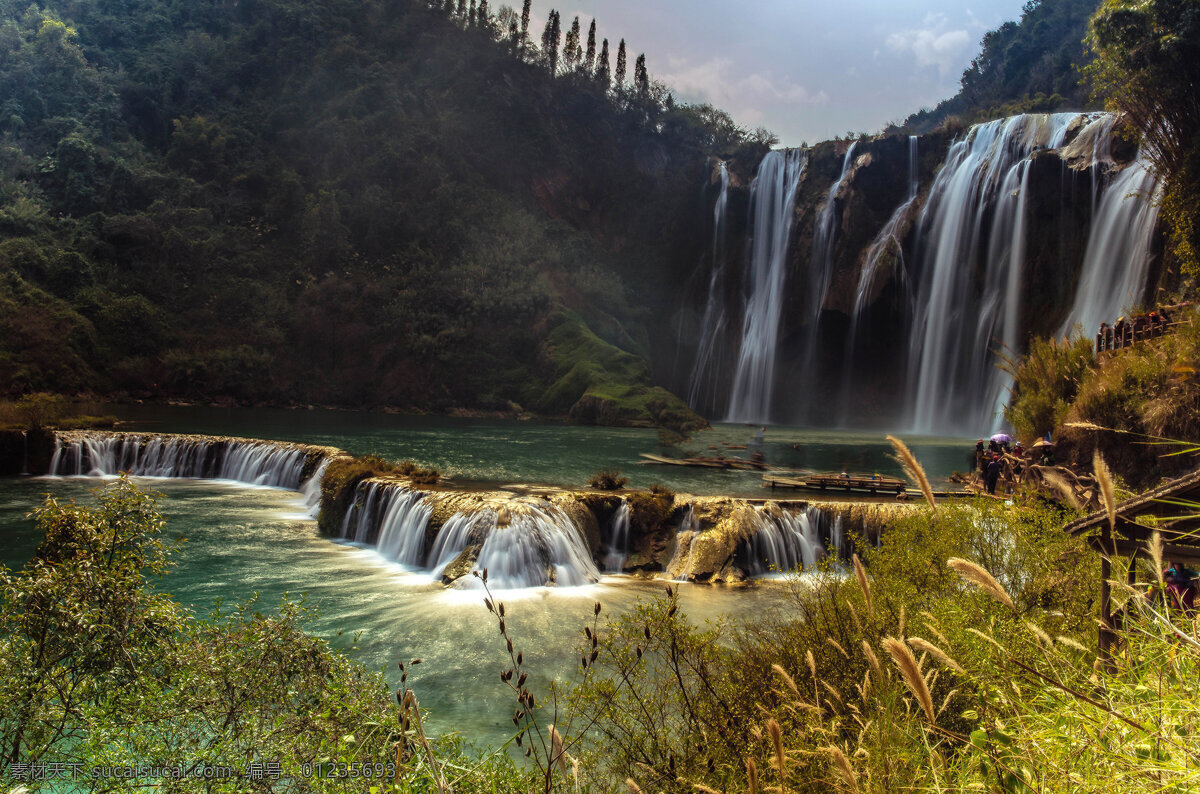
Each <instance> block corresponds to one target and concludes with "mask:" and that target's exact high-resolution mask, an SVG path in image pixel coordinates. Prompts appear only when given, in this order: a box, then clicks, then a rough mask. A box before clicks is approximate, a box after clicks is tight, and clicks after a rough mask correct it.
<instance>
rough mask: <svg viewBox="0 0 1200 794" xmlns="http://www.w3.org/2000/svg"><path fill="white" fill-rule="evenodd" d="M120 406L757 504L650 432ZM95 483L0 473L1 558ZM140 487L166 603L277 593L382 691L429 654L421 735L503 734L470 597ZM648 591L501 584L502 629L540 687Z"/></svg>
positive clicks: (229, 429)
mask: <svg viewBox="0 0 1200 794" xmlns="http://www.w3.org/2000/svg"><path fill="white" fill-rule="evenodd" d="M117 412H118V413H119V414H120V415H122V418H123V419H125V420H128V421H129V422H130V424H129V425H128V429H135V430H136V429H140V430H146V431H157V432H178V433H211V434H220V435H241V436H249V437H256V438H273V439H280V440H291V441H302V442H308V443H316V444H329V445H333V446H338V447H342V448H344V449H346V450H348V451H350V452H353V453H356V454H367V453H375V454H380V455H383V456H384V457H388V458H393V459H403V458H411V459H414V460H416V461H418V462H420V463H422V464H425V465H433V466H436V467H438V468H440V469H441V470H442V471H443V472H444V473H445V474H446V475H447V476H448V477H449V478H450V479H451V480H457V481H460V482H464V483H465V482H491V483H506V482H541V483H552V484H559V485H582V484H584V483H586V481H587V479H588V476H589V475H590V474H591V473H592V472H594V471H596V470H597V469H601V468H620V469H622V471H624V472H625V473H626V474H627V475H628V476H629V477H630V480H631V485H635V486H645V485H649V484H650V483H651V482H662V483H664V484H666V485H669V486H670V487H672V488H674V489H676V490H678V491H681V492H690V493H727V494H733V495H745V496H762V495H764V492H763V490H762V489H761V488H760V487H759V481H760V475H759V474H757V473H745V472H730V471H705V470H694V469H683V468H677V467H664V466H640V465H637V464H636V463H634V461H636V459H637V458H636V455H637V453H638V452H652V451H656V448H657V441H656V439H657V436H656V433H655V432H654V431H650V430H641V429H627V428H586V427H578V426H571V425H562V424H548V423H537V424H534V423H517V422H512V421H501V420H473V419H472V420H467V419H463V420H457V419H447V418H427V417H419V418H414V417H398V416H390V415H385V414H369V413H351V412H332V411H267V410H262V411H259V410H221V409H207V408H206V409H201V408H149V407H145V408H143V407H138V408H136V409H132V408H124V409H117ZM753 432H754V430H753V429H752V428H747V427H742V426H721V427H717V428H715V429H714V430H713V431H709V432H706V433H703V434H699V435H698V436H697V438H696V442H695V443H693V445H692V447H691V449H692V450H693V451H695V452H701V451H704V450H705V449H706V447H707V446H708V445H709V444H713V445H717V446H722V444H721V442H722V441H727V442H729V443H731V444H732V443H745V442H746V441H747V440H749V438H750V437H751V436H752V435H753ZM793 445H795V446H793ZM970 448H971V444H970V442H964V441H963V440H953V439H947V440H942V439H934V440H919V441H917V442H916V443H914V444H913V449H914V451H915V452H916V454H917V455H918V457H920V458H921V460H922V462H923V463H924V464H925V465H926V466H927V467H928V468H929V470H930V472H931V474H933V475H935V476H941V475H945V474H948V473H949V472H950V471H951V470H953V469H954V468H956V467H957V468H963V467H965V464H964V463H962V462H961V461H959V459H963V460H965V459H966V458H967V453H968V452H969V451H970ZM888 451H889V446H888V445H887V443H886V441H884V440H883V439H882V438H881V437H875V436H871V437H868V436H863V435H853V434H844V433H843V434H838V433H833V432H829V433H819V432H814V431H806V430H799V429H788V428H769V429H768V430H767V433H766V445H765V452H766V455H767V458H768V460H771V461H772V462H773V463H775V464H782V465H786V466H789V467H797V468H800V467H805V466H808V467H812V468H816V469H822V470H826V469H828V470H842V469H845V470H853V471H879V472H880V473H886V474H898V473H899V469H898V466H897V464H895V462H894V461H891V460H890V459H889V458H888V457H887V453H888ZM731 454H739V453H731ZM740 454H744V453H740ZM102 482H103V481H102V480H100V479H96V478H51V477H25V478H6V479H0V563H2V564H4V565H7V566H9V567H16V566H19V565H22V564H24V562H25V561H26V560H28V558H29V556H30V555H31V554H32V552H33V549H34V547H35V546H36V544H37V542H38V537H37V536H36V533H35V531H34V528H33V526H32V522H31V521H30V520H28V519H27V518H26V515H27V513H28V512H29V510H30V509H31V508H33V507H34V506H35V505H36V504H38V503H39V502H40V501H41V500H42V498H44V495H45V494H52V495H54V496H55V497H57V498H60V499H66V498H70V499H76V500H79V501H84V500H86V499H88V498H89V490H90V489H92V488H94V487H96V486H97V485H99V484H101V483H102ZM145 482H146V483H147V484H148V485H150V486H151V487H153V488H154V489H156V490H158V491H160V492H162V493H163V494H164V496H165V499H164V501H163V510H164V512H165V514H166V515H167V518H168V523H167V531H168V537H169V538H176V537H180V538H183V539H184V540H183V542H182V543H181V544H180V546H179V547H178V549H177V551H176V553H175V561H176V569H175V570H174V571H173V572H172V573H171V575H170V576H168V577H167V578H166V579H165V580H163V581H162V582H161V583H160V585H159V586H160V587H162V588H163V589H165V590H166V591H168V592H170V593H171V594H172V595H173V596H174V597H175V598H176V599H178V600H179V601H181V602H183V603H185V604H188V605H190V606H191V607H192V608H193V609H194V610H195V611H196V612H198V613H204V612H207V611H208V610H209V609H211V608H212V606H213V604H214V602H215V601H216V600H218V599H221V600H224V601H225V602H226V603H229V602H232V601H237V600H242V599H246V598H249V597H251V596H253V595H254V594H258V595H259V596H260V598H261V599H262V600H263V602H264V603H265V604H272V603H278V602H279V600H280V599H281V598H282V597H283V595H284V594H291V595H292V596H294V597H300V596H303V597H305V598H306V599H307V601H308V603H309V604H311V605H313V606H315V607H316V608H317V609H318V610H319V612H320V616H319V618H318V619H317V621H316V623H315V624H314V625H312V626H311V630H312V631H314V632H315V633H317V634H319V635H321V636H323V637H326V638H328V639H329V640H330V641H331V642H333V643H334V644H335V645H336V646H338V647H339V648H342V649H343V650H345V651H346V652H347V653H350V654H352V655H353V656H354V657H355V658H357V659H358V660H360V661H361V662H363V663H364V664H366V665H367V666H369V667H371V668H373V669H381V670H384V671H385V672H386V674H387V676H388V677H389V679H391V680H393V682H394V681H395V680H396V679H397V678H398V672H397V671H396V662H397V661H400V660H408V659H412V658H416V657H420V658H422V659H424V660H425V663H424V664H422V665H420V666H419V667H416V668H414V669H413V671H412V674H411V675H410V679H409V680H410V682H411V683H412V685H413V686H414V688H415V689H416V691H417V694H418V697H419V698H420V699H421V702H422V705H424V706H426V707H428V708H430V709H431V710H432V719H431V728H432V729H433V730H434V731H438V732H444V731H459V732H461V733H462V734H463V735H464V736H466V737H467V738H468V739H469V740H471V741H473V742H477V743H481V744H487V743H490V744H495V743H499V742H502V741H504V740H506V739H507V738H508V737H509V736H510V735H511V730H510V729H511V721H510V720H509V717H510V716H511V712H512V704H511V702H510V698H509V695H508V692H507V690H506V689H505V688H504V687H503V685H502V684H501V683H500V681H499V678H498V674H499V672H500V671H501V670H503V669H505V667H506V656H505V654H504V647H503V643H502V641H501V640H500V637H499V634H498V631H497V628H496V624H495V622H494V618H492V616H491V615H490V614H489V613H488V612H487V610H486V609H485V608H484V606H483V601H482V595H481V594H480V593H479V591H460V590H453V589H446V588H444V587H443V586H442V585H440V584H437V583H433V582H430V581H429V579H428V578H427V577H425V576H422V575H419V574H414V573H411V572H408V571H406V570H404V569H403V568H401V567H400V566H398V565H396V564H394V563H390V562H387V561H385V560H384V559H382V558H381V557H379V556H378V555H377V554H375V553H374V552H373V551H372V550H370V549H364V548H356V547H354V546H352V545H348V544H344V543H340V542H334V541H331V540H328V539H326V538H322V537H320V536H319V535H318V534H317V530H316V523H315V522H314V521H313V520H311V519H309V518H307V517H306V516H305V515H304V514H303V512H302V505H301V504H300V501H299V496H298V494H296V493H294V492H290V491H285V490H279V489H270V488H255V487H249V486H241V485H233V484H228V483H219V482H209V481H199V480H164V479H148V480H145ZM662 586H663V585H662V584H661V583H655V582H647V581H643V580H638V579H633V578H630V577H616V576H608V577H605V578H604V579H603V580H602V581H601V582H600V583H598V584H595V585H591V586H587V587H581V588H562V589H552V588H533V589H528V590H521V591H509V592H506V593H504V594H503V595H502V598H503V600H504V601H505V602H506V604H507V605H508V624H509V627H510V634H511V635H512V636H513V637H514V640H515V641H516V642H517V644H518V646H519V647H521V648H522V649H523V650H524V652H525V656H526V658H527V660H531V661H532V664H531V665H530V666H531V668H532V669H534V670H536V671H539V672H540V674H541V675H540V677H541V683H542V684H543V685H545V684H547V683H548V682H549V680H550V679H551V678H558V679H561V680H567V681H569V680H571V679H572V678H573V676H574V674H575V670H576V665H577V664H578V656H577V655H576V654H575V647H576V643H577V641H578V639H579V637H580V636H581V635H580V632H581V630H582V626H583V625H584V623H585V622H586V621H587V620H588V619H589V617H590V615H591V610H592V605H593V604H594V603H595V602H596V601H600V602H601V603H602V604H603V605H604V607H605V610H606V612H605V613H606V614H607V615H609V616H612V615H615V614H619V613H621V612H623V611H626V610H628V609H630V608H631V607H632V606H633V605H634V604H635V603H636V602H637V601H638V600H639V599H641V598H645V597H650V596H652V595H653V594H655V593H657V592H661V588H662ZM681 590H682V609H683V610H684V611H686V612H687V613H688V614H689V616H690V617H691V618H692V619H693V620H695V621H697V622H704V621H707V620H717V619H721V618H727V619H729V620H732V621H737V620H740V619H744V618H748V617H750V616H761V615H762V614H763V613H764V611H766V610H770V609H776V608H780V609H782V608H785V603H786V601H785V598H784V597H783V592H782V587H781V586H780V585H779V584H778V583H774V582H763V583H760V584H757V585H754V586H751V587H742V588H726V587H710V586H703V585H700V586H692V585H683V586H682V587H681ZM355 638H357V639H355Z"/></svg>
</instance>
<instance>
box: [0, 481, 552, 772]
mask: <svg viewBox="0 0 1200 794" xmlns="http://www.w3.org/2000/svg"><path fill="white" fill-rule="evenodd" d="M97 502H98V504H97V506H96V507H84V506H79V505H76V504H74V503H69V504H60V503H58V502H57V501H55V500H54V499H48V500H47V501H46V503H45V504H44V505H43V506H42V507H40V508H38V509H37V510H36V511H35V513H34V515H35V517H36V520H37V522H38V526H39V528H40V529H41V530H42V531H43V532H44V533H45V539H44V540H43V542H42V543H41V545H40V546H39V547H38V550H37V553H36V556H35V558H34V559H33V560H32V561H31V562H30V564H29V565H27V566H26V567H25V569H23V570H21V571H19V572H16V573H13V572H10V571H8V570H6V569H3V568H0V637H3V638H4V641H3V642H0V694H2V695H3V699H4V700H3V702H4V704H5V708H4V709H3V710H2V711H0V742H2V743H3V746H4V748H5V752H6V753H7V752H11V753H12V754H13V757H15V758H20V759H22V760H28V761H29V762H30V763H38V762H39V760H42V759H55V760H56V761H62V762H68V763H71V762H74V763H80V764H83V765H85V766H86V767H90V766H91V765H93V764H98V765H99V764H102V765H119V766H126V765H130V766H136V765H141V764H161V763H162V759H163V758H164V757H167V758H178V759H190V760H192V759H194V760H195V761H196V762H200V763H206V764H209V765H212V764H220V763H223V762H224V759H254V758H259V759H267V760H271V761H277V762H279V764H280V767H281V771H282V774H283V775H284V777H285V779H290V780H300V779H305V780H307V781H308V782H306V783H305V785H304V787H303V789H302V790H304V791H314V792H323V791H330V792H333V791H343V790H345V789H344V788H343V786H344V781H343V782H332V781H331V782H330V783H328V784H326V783H323V782H321V779H322V774H321V773H318V774H317V775H316V776H314V775H312V772H311V770H312V769H313V767H314V765H324V766H323V769H324V770H326V771H330V772H332V771H333V769H332V768H331V767H332V766H333V764H338V765H341V766H342V768H343V769H344V768H346V767H347V766H349V767H356V768H360V769H363V768H369V769H372V770H378V772H379V777H378V780H377V782H378V784H379V790H381V791H382V790H386V791H432V790H449V789H448V787H447V785H446V783H445V781H444V779H443V771H442V770H443V769H453V770H454V777H455V779H456V781H457V782H458V784H459V785H461V786H462V790H471V791H497V792H525V791H529V790H530V781H529V780H528V773H527V772H525V771H524V770H521V769H518V768H517V767H516V766H515V765H514V764H513V762H512V761H511V760H510V759H509V758H508V757H507V756H506V755H505V754H504V753H496V754H493V755H491V756H489V757H488V758H486V759H484V760H482V761H481V760H479V759H477V758H473V757H471V756H470V755H469V754H468V753H467V752H465V751H464V749H463V747H462V744H461V743H460V742H459V741H457V740H456V739H454V738H450V739H448V740H439V739H430V738H428V737H426V736H425V734H424V730H423V728H422V727H421V717H420V711H419V705H418V704H417V701H416V699H415V695H414V694H413V692H412V690H411V689H409V688H407V687H405V688H404V689H402V690H401V692H400V693H397V694H398V695H399V696H400V699H401V700H402V702H403V703H404V705H401V704H400V703H398V702H397V699H394V698H393V697H392V695H391V693H390V692H389V689H388V686H387V683H386V682H385V681H384V679H383V677H382V676H381V675H380V674H379V673H378V672H373V671H371V670H368V669H366V668H365V667H363V666H361V665H359V664H357V663H355V662H353V661H351V660H350V659H349V658H348V657H346V656H344V655H342V654H341V653H339V652H337V651H336V650H334V649H333V648H331V647H330V645H329V643H328V642H326V641H325V640H323V639H321V638H318V637H315V636H312V635H310V634H307V633H306V632H305V628H306V626H307V625H308V623H309V621H310V620H311V619H312V618H313V614H312V611H311V610H310V609H309V608H307V607H305V606H303V605H302V604H298V603H294V602H289V601H284V603H283V604H282V605H281V606H280V607H279V609H278V610H268V609H266V608H265V607H263V606H262V605H261V604H259V603H258V602H257V601H256V600H255V599H251V600H250V601H249V602H247V603H244V604H241V605H239V606H236V607H234V608H232V609H228V608H225V609H222V608H220V607H218V608H217V609H216V610H215V611H214V612H213V613H212V614H211V615H209V616H208V617H203V618H197V617H194V616H193V614H192V612H191V610H190V609H185V608H183V607H182V606H180V605H179V604H177V603H176V602H174V601H173V600H172V599H171V597H170V596H169V595H166V594H165V593H163V592H162V590H161V588H159V587H155V586H151V585H150V584H149V583H148V582H147V581H146V579H147V577H154V578H158V577H161V576H164V575H166V574H167V573H168V571H169V568H170V563H169V550H168V548H167V546H166V545H165V544H164V543H163V541H162V533H163V530H164V527H165V524H164V521H163V519H162V516H161V514H160V513H159V512H158V509H157V504H156V501H155V498H154V497H153V496H152V495H150V494H147V493H145V492H143V491H141V490H139V489H138V488H137V487H136V486H135V485H133V484H132V483H131V482H129V481H128V480H121V481H120V482H119V483H118V484H116V485H115V486H113V487H111V488H108V489H104V490H99V491H97ZM190 760H189V762H191V761H190ZM390 765H394V772H393V773H391V774H387V773H385V770H387V769H388V767H389V766H390ZM317 768H319V769H320V768H322V767H321V766H318V767H317ZM306 770H308V771H307V773H306ZM310 778H311V779H310ZM363 790H365V789H363Z"/></svg>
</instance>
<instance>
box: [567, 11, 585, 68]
mask: <svg viewBox="0 0 1200 794" xmlns="http://www.w3.org/2000/svg"><path fill="white" fill-rule="evenodd" d="M582 59H583V50H582V49H581V48H580V46H579V17H575V21H574V22H572V23H571V29H570V30H569V31H567V40H566V42H565V43H564V44H563V66H564V67H565V68H566V70H567V71H568V72H573V71H575V69H576V67H578V66H579V62H580V61H581V60H582Z"/></svg>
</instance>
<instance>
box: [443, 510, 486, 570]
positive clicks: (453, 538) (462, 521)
mask: <svg viewBox="0 0 1200 794" xmlns="http://www.w3.org/2000/svg"><path fill="white" fill-rule="evenodd" d="M496 519H497V515H496V511H495V510H477V511H475V512H472V513H455V514H454V515H452V516H451V517H450V520H449V521H447V522H446V523H445V524H443V525H442V528H441V529H440V530H438V534H437V537H436V538H434V540H433V548H431V549H430V550H429V573H430V574H431V575H432V576H433V578H435V579H440V578H441V576H442V574H443V573H445V571H446V567H447V566H448V565H450V563H452V562H454V561H455V560H457V559H458V558H459V555H461V554H462V553H463V552H464V551H466V548H467V546H468V544H470V542H471V539H472V538H476V537H478V536H479V535H480V534H481V533H482V532H485V531H487V529H488V528H490V527H494V526H496Z"/></svg>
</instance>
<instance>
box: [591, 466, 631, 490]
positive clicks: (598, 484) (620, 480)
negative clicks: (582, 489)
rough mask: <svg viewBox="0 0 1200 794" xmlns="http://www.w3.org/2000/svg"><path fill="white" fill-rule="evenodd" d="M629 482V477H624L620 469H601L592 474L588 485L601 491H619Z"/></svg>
mask: <svg viewBox="0 0 1200 794" xmlns="http://www.w3.org/2000/svg"><path fill="white" fill-rule="evenodd" d="M627 482H629V478H628V477H622V476H621V471H620V469H601V470H600V471H598V472H596V473H595V474H593V475H592V478H591V479H590V480H588V485H590V486H591V487H593V488H595V489H597V490H600V491H619V490H620V489H622V488H624V487H625V483H627Z"/></svg>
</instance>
